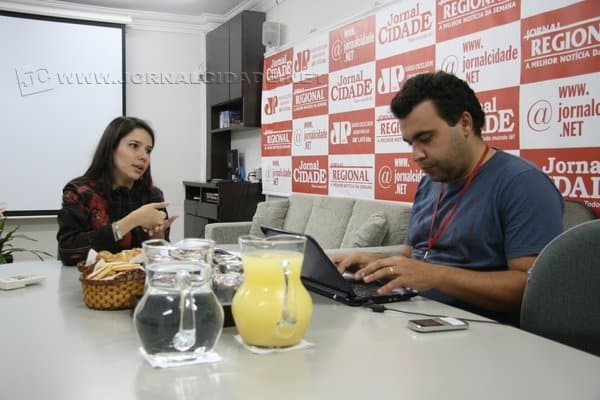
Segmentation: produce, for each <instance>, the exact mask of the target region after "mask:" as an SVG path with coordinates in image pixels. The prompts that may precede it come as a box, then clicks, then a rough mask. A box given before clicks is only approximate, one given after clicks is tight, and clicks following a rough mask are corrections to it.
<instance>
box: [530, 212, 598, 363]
mask: <svg viewBox="0 0 600 400" xmlns="http://www.w3.org/2000/svg"><path fill="white" fill-rule="evenodd" d="M521 328H522V329H525V330H527V331H529V332H532V333H535V334H538V335H541V336H545V337H547V338H549V339H553V340H556V341H558V342H561V343H564V344H567V345H569V346H573V347H576V348H578V349H581V350H584V351H587V352H590V353H593V354H596V355H598V356H600V220H599V219H595V220H593V221H588V222H584V223H582V224H579V225H576V226H574V227H572V228H570V229H568V230H566V231H565V232H563V233H561V234H560V235H558V236H557V237H556V238H554V239H553V240H552V241H551V242H550V243H548V244H547V245H546V247H544V249H542V251H541V252H540V254H539V255H538V257H537V259H536V260H535V263H534V264H533V267H532V268H531V270H530V271H529V277H528V281H527V285H526V287H525V294H524V297H523V304H522V307H521Z"/></svg>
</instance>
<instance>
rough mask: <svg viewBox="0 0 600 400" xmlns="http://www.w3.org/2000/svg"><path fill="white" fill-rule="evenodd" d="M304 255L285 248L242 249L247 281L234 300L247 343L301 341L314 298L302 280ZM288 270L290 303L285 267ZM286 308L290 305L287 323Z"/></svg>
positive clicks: (237, 321)
mask: <svg viewBox="0 0 600 400" xmlns="http://www.w3.org/2000/svg"><path fill="white" fill-rule="evenodd" d="M302 260H303V254H302V253H299V252H295V251H286V250H268V251H265V250H255V251H249V252H242V264H243V266H244V283H243V284H242V286H241V287H240V288H239V289H238V291H237V292H236V294H235V296H234V297H233V300H232V303H231V310H232V313H233V318H234V320H235V324H236V327H237V329H238V331H239V333H240V336H241V337H242V339H244V342H246V343H247V344H250V345H254V346H263V347H286V346H293V345H295V344H297V343H299V342H300V340H302V338H303V337H304V333H305V332H306V329H307V328H308V324H309V322H310V318H311V315H312V299H311V297H310V295H309V294H308V291H307V290H306V288H304V286H303V285H302V282H301V281H300V272H301V269H302ZM284 265H286V266H287V269H288V271H289V272H288V287H287V304H286V299H285V293H286V284H285V268H284ZM284 307H287V316H288V317H289V318H288V319H289V320H290V321H292V323H290V322H289V321H288V322H286V318H285V312H284Z"/></svg>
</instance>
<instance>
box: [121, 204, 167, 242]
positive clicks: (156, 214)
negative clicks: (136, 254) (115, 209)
mask: <svg viewBox="0 0 600 400" xmlns="http://www.w3.org/2000/svg"><path fill="white" fill-rule="evenodd" d="M168 205H169V203H168V202H160V203H148V204H144V205H143V206H141V207H139V208H137V209H135V210H133V211H132V212H130V213H129V214H128V215H127V216H126V217H125V218H123V219H121V220H119V221H117V222H118V224H119V229H120V230H121V232H122V233H123V234H124V235H125V234H127V233H128V232H130V231H131V230H133V229H134V228H137V227H138V226H139V227H141V228H142V229H143V230H144V231H145V232H147V233H148V234H149V235H150V236H156V234H159V233H160V232H162V233H163V235H164V231H165V229H167V228H168V227H169V225H171V223H172V222H173V220H174V219H175V218H177V217H176V216H174V217H171V218H169V219H166V218H167V213H166V212H164V211H163V209H165V208H167V206H168ZM150 232H152V233H150Z"/></svg>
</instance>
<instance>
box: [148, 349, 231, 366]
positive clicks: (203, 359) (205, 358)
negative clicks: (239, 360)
mask: <svg viewBox="0 0 600 400" xmlns="http://www.w3.org/2000/svg"><path fill="white" fill-rule="evenodd" d="M140 354H141V355H142V357H144V359H145V360H146V361H148V364H150V365H151V366H152V368H172V367H182V366H185V365H195V364H208V363H216V362H219V361H221V356H220V355H218V354H217V353H215V352H214V351H212V352H210V353H204V354H202V355H199V357H197V358H187V359H182V360H181V361H167V360H157V359H155V358H150V357H149V356H148V353H146V351H145V350H144V348H143V347H140Z"/></svg>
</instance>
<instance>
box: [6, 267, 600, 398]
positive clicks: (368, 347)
mask: <svg viewBox="0 0 600 400" xmlns="http://www.w3.org/2000/svg"><path fill="white" fill-rule="evenodd" d="M21 273H37V274H43V275H45V276H46V277H47V279H46V281H45V283H43V284H42V285H38V286H32V287H27V288H25V289H18V290H14V291H0V315H1V316H2V323H1V324H0V349H1V350H0V398H2V399H19V400H27V399H61V400H69V399H72V400H82V399H85V400H94V399H99V400H106V399H157V400H158V399H160V400H164V399H177V400H183V399H186V400H187V399H244V400H246V399H286V400H288V399H311V400H312V399H327V400H330V399H344V400H350V399H361V400H364V399H379V398H381V399H383V398H395V399H461V400H463V399H499V400H500V399H501V400H506V399H522V398H531V399H548V400H549V399H560V400H564V399H578V400H584V399H590V400H598V399H600V379H599V378H600V357H596V356H593V355H590V354H587V353H584V352H581V351H579V350H575V349H573V348H570V347H567V346H564V345H562V344H559V343H555V342H552V341H550V340H547V339H544V338H541V337H538V336H534V335H531V334H529V333H526V332H523V331H520V330H518V329H515V328H512V327H508V326H498V325H490V324H474V323H472V324H471V327H470V329H468V330H467V331H455V332H438V333H427V334H420V333H416V332H413V331H410V330H409V329H407V328H406V322H407V320H408V319H410V318H416V317H415V316H408V315H404V314H400V313H395V312H389V311H388V312H386V313H381V314H380V313H374V312H372V311H370V310H367V309H360V308H352V307H348V306H345V305H342V304H337V303H333V302H331V301H329V300H327V299H325V298H323V297H320V296H317V295H315V296H313V298H314V300H315V307H314V313H313V319H312V321H311V326H310V328H309V330H308V333H307V335H306V339H307V340H309V341H310V342H313V343H314V344H315V347H313V348H311V349H305V350H301V351H293V352H287V353H277V354H269V355H254V354H251V353H249V352H248V351H246V350H245V349H243V348H242V347H241V346H240V345H238V344H237V343H236V342H235V340H234V339H233V335H234V334H235V333H236V330H235V328H226V329H224V331H223V334H222V336H221V339H220V341H219V343H218V345H217V352H218V353H219V354H220V355H221V356H222V358H223V359H222V361H221V362H220V363H217V364H210V365H196V366H189V367H181V368H175V369H153V368H151V367H150V366H149V365H148V364H147V363H146V362H145V361H144V360H143V359H142V358H141V356H140V355H139V353H138V347H139V343H138V341H137V338H136V336H135V332H134V329H133V323H132V318H131V316H130V312H129V311H128V310H126V311H94V310H90V309H87V308H86V307H85V305H84V304H83V302H82V299H81V285H80V283H79V281H78V272H77V270H76V269H74V268H70V267H61V266H60V264H59V263H58V262H56V261H47V262H17V263H14V264H12V265H7V266H6V265H3V266H0V276H1V277H6V276H10V275H14V274H21ZM391 306H393V307H396V308H402V309H406V310H410V311H417V312H418V311H420V312H425V313H441V314H448V315H452V316H461V317H474V316H473V315H471V314H468V313H465V312H463V311H461V310H458V309H455V308H451V307H448V306H446V305H443V304H440V303H436V302H434V301H430V300H427V299H423V298H419V297H417V298H415V299H413V301H410V302H404V303H397V304H393V305H391Z"/></svg>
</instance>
